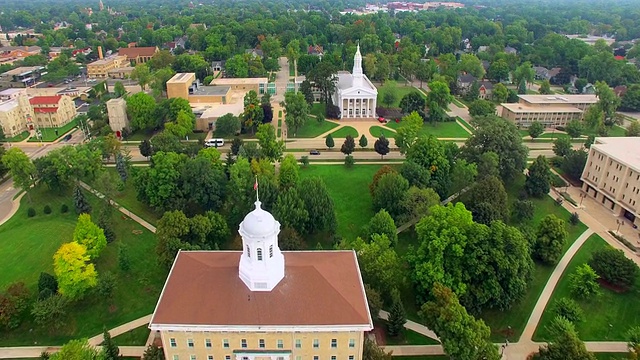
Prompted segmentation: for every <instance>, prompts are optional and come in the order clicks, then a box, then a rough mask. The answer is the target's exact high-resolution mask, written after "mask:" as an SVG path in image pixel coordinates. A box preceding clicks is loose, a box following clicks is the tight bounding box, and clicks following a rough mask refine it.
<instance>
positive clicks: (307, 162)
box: [300, 155, 309, 168]
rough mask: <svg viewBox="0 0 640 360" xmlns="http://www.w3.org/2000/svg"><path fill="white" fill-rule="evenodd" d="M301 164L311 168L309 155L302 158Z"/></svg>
mask: <svg viewBox="0 0 640 360" xmlns="http://www.w3.org/2000/svg"><path fill="white" fill-rule="evenodd" d="M300 163H302V167H305V168H306V167H307V166H309V157H308V156H307V155H304V156H302V157H301V158H300Z"/></svg>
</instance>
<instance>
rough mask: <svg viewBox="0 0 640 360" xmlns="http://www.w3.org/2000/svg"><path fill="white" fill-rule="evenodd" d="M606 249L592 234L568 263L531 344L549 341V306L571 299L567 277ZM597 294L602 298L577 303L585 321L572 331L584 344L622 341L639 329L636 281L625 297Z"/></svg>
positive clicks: (639, 294) (639, 289)
mask: <svg viewBox="0 0 640 360" xmlns="http://www.w3.org/2000/svg"><path fill="white" fill-rule="evenodd" d="M607 247H609V245H608V244H607V243H606V242H605V241H604V240H603V239H602V238H601V237H600V236H598V235H597V234H593V235H591V237H590V238H589V239H588V240H587V242H586V243H585V244H584V245H583V246H582V247H581V248H580V250H578V252H577V253H576V255H575V256H574V257H573V259H571V262H570V263H569V265H568V266H567V269H566V270H565V272H564V273H563V274H562V277H561V278H560V281H559V282H558V285H557V287H556V289H555V291H554V292H553V295H552V296H551V299H550V300H549V304H548V305H547V308H546V309H545V312H544V314H543V315H542V318H541V319H540V324H539V325H538V328H537V329H536V332H535V334H534V335H533V339H534V340H535V341H544V340H550V339H549V332H548V331H547V329H546V326H547V325H548V324H549V323H550V322H551V320H552V319H553V317H554V314H553V312H552V311H551V309H552V308H553V304H554V303H555V301H557V300H558V299H560V298H562V297H571V292H570V290H569V275H570V274H572V273H573V272H574V271H575V269H576V268H577V267H578V266H579V265H581V264H583V263H586V262H587V261H589V259H590V258H591V254H593V253H594V252H595V251H597V250H600V249H604V248H607ZM601 290H602V295H601V296H600V297H598V298H595V299H591V300H578V303H579V304H580V307H581V308H582V310H583V312H584V314H585V321H582V322H579V323H577V324H576V330H577V331H578V334H579V335H580V338H581V339H583V340H585V341H595V340H599V341H626V340H627V339H626V337H625V334H626V332H627V330H628V329H629V328H631V327H633V326H637V325H640V303H638V299H639V298H640V280H637V281H636V283H635V285H634V287H633V288H631V290H629V291H628V292H626V293H616V292H614V291H611V290H608V289H606V288H603V287H601ZM610 324H611V325H612V326H610Z"/></svg>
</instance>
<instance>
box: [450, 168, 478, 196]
mask: <svg viewBox="0 0 640 360" xmlns="http://www.w3.org/2000/svg"><path fill="white" fill-rule="evenodd" d="M477 176H478V170H477V166H476V164H469V163H467V161H466V160H464V159H458V160H457V161H456V162H455V164H454V165H453V168H452V169H451V185H450V186H449V192H450V193H453V194H460V191H462V190H463V189H465V188H466V187H467V186H469V185H471V183H473V181H474V180H475V179H476V177H477Z"/></svg>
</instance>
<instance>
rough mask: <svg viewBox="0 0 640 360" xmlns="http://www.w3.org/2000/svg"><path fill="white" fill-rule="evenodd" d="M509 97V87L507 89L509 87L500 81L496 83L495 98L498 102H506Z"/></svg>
mask: <svg viewBox="0 0 640 360" xmlns="http://www.w3.org/2000/svg"><path fill="white" fill-rule="evenodd" d="M508 98H509V89H507V87H506V86H505V85H504V84H502V83H500V84H496V85H495V86H494V87H493V99H494V100H495V101H496V102H498V103H504V102H507V99H508Z"/></svg>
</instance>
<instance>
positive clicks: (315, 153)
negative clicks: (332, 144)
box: [309, 150, 320, 155]
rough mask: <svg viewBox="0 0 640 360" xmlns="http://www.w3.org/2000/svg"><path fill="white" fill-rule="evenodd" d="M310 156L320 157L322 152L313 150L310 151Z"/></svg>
mask: <svg viewBox="0 0 640 360" xmlns="http://www.w3.org/2000/svg"><path fill="white" fill-rule="evenodd" d="M309 155H320V151H318V150H311V151H309Z"/></svg>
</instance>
